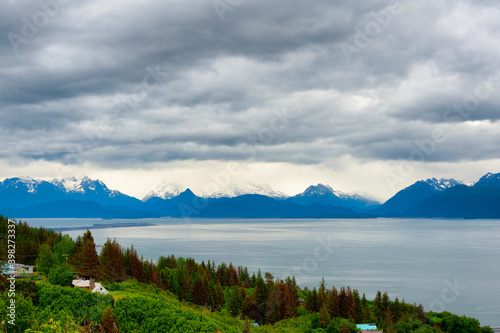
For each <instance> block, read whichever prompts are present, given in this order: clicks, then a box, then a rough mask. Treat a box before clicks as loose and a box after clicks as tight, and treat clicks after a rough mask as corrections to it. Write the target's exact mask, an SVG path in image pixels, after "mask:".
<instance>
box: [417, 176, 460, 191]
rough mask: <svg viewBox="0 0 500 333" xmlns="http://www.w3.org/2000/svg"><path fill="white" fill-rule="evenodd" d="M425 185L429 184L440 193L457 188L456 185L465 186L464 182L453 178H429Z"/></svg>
mask: <svg viewBox="0 0 500 333" xmlns="http://www.w3.org/2000/svg"><path fill="white" fill-rule="evenodd" d="M425 183H427V184H429V185H430V186H432V187H433V188H434V189H436V190H437V191H440V192H441V191H444V190H446V189H448V188H450V187H453V186H456V185H463V182H461V181H458V180H455V179H453V178H451V179H445V178H441V179H436V178H429V179H427V180H425Z"/></svg>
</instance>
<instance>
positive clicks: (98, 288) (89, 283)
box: [73, 279, 109, 294]
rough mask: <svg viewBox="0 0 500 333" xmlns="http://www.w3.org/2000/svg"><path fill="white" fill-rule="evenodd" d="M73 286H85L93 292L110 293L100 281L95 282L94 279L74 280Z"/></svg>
mask: <svg viewBox="0 0 500 333" xmlns="http://www.w3.org/2000/svg"><path fill="white" fill-rule="evenodd" d="M73 287H76V288H83V289H87V290H90V291H92V292H93V293H100V294H109V292H108V291H107V290H106V288H104V287H103V286H102V284H100V283H99V282H94V280H93V279H90V280H81V279H77V280H73Z"/></svg>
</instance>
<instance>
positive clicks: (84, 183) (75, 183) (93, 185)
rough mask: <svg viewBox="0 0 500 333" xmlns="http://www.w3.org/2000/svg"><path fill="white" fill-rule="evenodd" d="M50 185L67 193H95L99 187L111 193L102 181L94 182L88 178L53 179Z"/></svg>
mask: <svg viewBox="0 0 500 333" xmlns="http://www.w3.org/2000/svg"><path fill="white" fill-rule="evenodd" d="M50 183H51V184H53V185H55V186H57V187H58V188H59V189H61V190H63V191H65V192H67V193H85V192H86V191H93V192H94V191H97V190H98V187H99V189H103V190H105V191H109V190H108V188H107V187H106V185H105V184H104V183H103V182H102V181H100V180H92V179H90V178H89V177H87V176H82V177H70V178H63V179H53V180H52V181H51V182H50ZM113 192H114V191H113Z"/></svg>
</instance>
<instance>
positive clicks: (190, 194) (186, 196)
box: [172, 188, 196, 200]
mask: <svg viewBox="0 0 500 333" xmlns="http://www.w3.org/2000/svg"><path fill="white" fill-rule="evenodd" d="M195 196H196V194H194V193H193V191H191V190H190V189H189V188H187V189H186V190H185V191H183V192H182V193H180V194H179V195H178V196H176V197H174V198H172V199H182V200H185V199H191V198H193V197H195Z"/></svg>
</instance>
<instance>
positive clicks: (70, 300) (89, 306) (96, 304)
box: [39, 285, 114, 324]
mask: <svg viewBox="0 0 500 333" xmlns="http://www.w3.org/2000/svg"><path fill="white" fill-rule="evenodd" d="M113 303H114V300H113V297H112V296H111V295H101V294H99V293H92V292H90V291H88V290H84V289H80V288H68V287H60V286H50V285H43V286H42V287H41V289H40V305H39V307H40V308H42V309H43V310H44V313H46V316H45V317H43V318H42V319H45V320H48V319H50V318H47V316H51V315H53V314H54V313H59V312H65V313H67V314H70V315H71V316H72V317H73V318H75V319H76V320H77V323H78V324H84V323H86V322H92V323H95V324H98V323H100V321H101V318H102V315H103V312H104V310H105V309H106V308H107V307H108V306H110V305H113ZM51 318H52V317H51Z"/></svg>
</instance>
